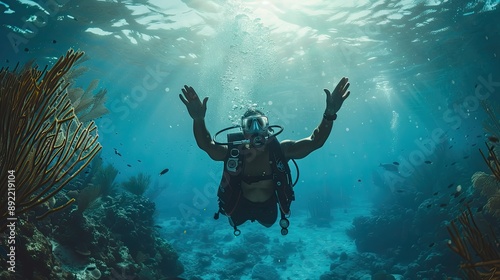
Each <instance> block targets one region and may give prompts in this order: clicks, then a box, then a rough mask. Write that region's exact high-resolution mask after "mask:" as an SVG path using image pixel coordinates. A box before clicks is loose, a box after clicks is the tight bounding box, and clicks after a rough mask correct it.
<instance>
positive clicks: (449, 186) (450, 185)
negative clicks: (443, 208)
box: [447, 183, 455, 189]
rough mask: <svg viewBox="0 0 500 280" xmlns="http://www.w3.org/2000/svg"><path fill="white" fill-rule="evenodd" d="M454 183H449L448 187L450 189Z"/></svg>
mask: <svg viewBox="0 0 500 280" xmlns="http://www.w3.org/2000/svg"><path fill="white" fill-rule="evenodd" d="M453 185H455V183H451V184H449V185H448V187H447V188H448V189H449V188H451V187H453Z"/></svg>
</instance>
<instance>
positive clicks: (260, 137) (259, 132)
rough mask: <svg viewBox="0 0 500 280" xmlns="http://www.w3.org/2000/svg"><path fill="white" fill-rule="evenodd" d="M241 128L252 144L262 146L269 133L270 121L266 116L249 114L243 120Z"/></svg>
mask: <svg viewBox="0 0 500 280" xmlns="http://www.w3.org/2000/svg"><path fill="white" fill-rule="evenodd" d="M241 129H242V130H243V134H244V135H245V138H247V139H249V140H250V143H251V144H252V146H254V147H262V146H264V144H265V143H266V141H267V136H268V135H269V121H268V120H267V117H266V116H262V115H257V116H249V117H246V118H244V119H242V120H241Z"/></svg>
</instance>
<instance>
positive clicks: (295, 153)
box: [281, 118, 333, 159]
mask: <svg viewBox="0 0 500 280" xmlns="http://www.w3.org/2000/svg"><path fill="white" fill-rule="evenodd" d="M332 125H333V121H331V120H327V119H325V118H323V119H322V120H321V123H320V124H319V126H318V127H317V128H316V129H314V131H313V133H312V135H311V136H309V137H307V138H304V139H301V140H298V141H293V140H284V141H282V142H281V149H282V150H283V154H284V155H285V158H287V159H301V158H303V157H305V156H307V155H308V154H310V153H311V152H313V151H314V150H317V149H319V148H321V147H322V146H323V145H324V144H325V142H326V139H328V136H329V135H330V132H331V131H332Z"/></svg>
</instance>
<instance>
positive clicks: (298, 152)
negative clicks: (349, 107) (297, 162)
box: [281, 77, 351, 159]
mask: <svg viewBox="0 0 500 280" xmlns="http://www.w3.org/2000/svg"><path fill="white" fill-rule="evenodd" d="M348 89H349V79H348V78H346V77H343V78H342V79H341V80H340V82H339V83H338V84H337V86H336V87H335V89H334V90H333V91H332V93H330V91H329V90H328V89H325V90H324V91H325V93H326V110H325V113H324V114H323V119H322V120H321V123H320V124H319V126H318V127H317V128H316V129H315V130H314V131H313V134H312V135H311V136H309V137H308V138H305V139H302V140H298V141H290V140H288V141H283V142H281V149H282V150H283V153H284V155H285V157H286V158H288V159H300V158H303V157H305V156H307V155H308V154H310V153H311V152H312V151H314V150H316V149H319V148H321V147H322V146H323V144H325V142H326V139H328V136H329V135H330V132H331V131H332V125H333V121H334V120H335V119H337V112H338V111H339V110H340V107H342V104H343V103H344V101H345V100H346V98H347V97H349V95H350V94H351V92H350V91H348Z"/></svg>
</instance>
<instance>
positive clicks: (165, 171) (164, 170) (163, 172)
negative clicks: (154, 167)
mask: <svg viewBox="0 0 500 280" xmlns="http://www.w3.org/2000/svg"><path fill="white" fill-rule="evenodd" d="M168 171H169V169H168V168H165V169H163V170H162V171H161V172H160V176H161V175H163V174H165V173H167V172H168Z"/></svg>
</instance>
